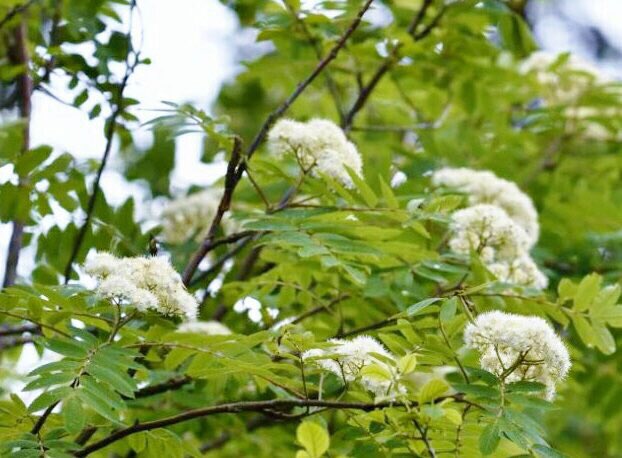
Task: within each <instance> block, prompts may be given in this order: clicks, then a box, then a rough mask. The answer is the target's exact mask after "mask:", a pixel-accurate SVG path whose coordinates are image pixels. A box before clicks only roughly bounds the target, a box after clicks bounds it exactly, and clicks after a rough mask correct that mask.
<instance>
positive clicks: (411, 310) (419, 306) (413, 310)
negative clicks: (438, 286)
mask: <svg viewBox="0 0 622 458" xmlns="http://www.w3.org/2000/svg"><path fill="white" fill-rule="evenodd" d="M440 300H442V298H440V297H431V298H429V299H424V300H422V301H419V302H417V303H416V304H413V305H411V306H410V307H408V308H407V309H406V311H405V314H406V316H415V315H417V314H418V313H419V312H421V311H422V310H423V309H425V308H426V307H428V306H429V305H432V304H434V303H435V302H438V301H440Z"/></svg>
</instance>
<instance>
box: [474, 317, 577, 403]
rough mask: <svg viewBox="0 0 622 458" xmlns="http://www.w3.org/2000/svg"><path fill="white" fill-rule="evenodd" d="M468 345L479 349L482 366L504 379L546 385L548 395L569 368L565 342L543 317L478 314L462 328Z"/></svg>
mask: <svg viewBox="0 0 622 458" xmlns="http://www.w3.org/2000/svg"><path fill="white" fill-rule="evenodd" d="M464 342H465V344H466V346H467V347H468V348H472V349H475V350H477V351H479V352H480V354H481V359H480V365H481V367H482V369H484V370H487V371H489V372H492V373H493V374H495V375H497V376H498V377H501V378H503V379H504V381H505V382H507V383H511V382H517V381H521V380H529V381H535V382H540V383H542V384H544V385H546V387H547V393H546V395H547V398H549V399H552V398H553V397H554V395H555V385H556V383H557V382H559V381H561V380H563V379H564V377H566V375H567V374H568V372H569V370H570V365H571V364H570V356H569V355H568V350H567V349H566V346H565V345H564V343H563V342H562V340H561V339H560V337H559V336H558V335H557V334H556V333H555V331H554V330H553V328H552V327H551V326H550V325H549V324H548V323H547V322H546V321H545V320H543V319H542V318H539V317H534V316H522V315H515V314H512V313H505V312H500V311H492V312H487V313H483V314H481V315H479V316H478V317H477V318H476V319H475V321H474V322H473V323H470V324H469V325H467V327H466V328H465V331H464Z"/></svg>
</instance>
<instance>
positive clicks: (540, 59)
mask: <svg viewBox="0 0 622 458" xmlns="http://www.w3.org/2000/svg"><path fill="white" fill-rule="evenodd" d="M519 71H520V72H521V73H524V74H526V73H530V72H535V74H536V77H537V79H538V82H539V83H540V84H542V85H543V86H546V87H547V88H548V89H549V91H550V92H549V93H548V94H545V98H546V101H547V102H548V103H552V104H558V103H562V104H569V103H574V102H576V100H577V99H578V98H579V97H580V96H581V95H582V94H583V93H584V92H585V91H586V90H587V89H589V88H590V87H591V86H593V85H594V84H599V83H605V82H607V81H608V78H606V77H605V76H603V75H602V73H601V72H600V71H599V69H598V68H596V67H595V66H594V65H592V64H590V63H589V62H586V61H585V60H583V59H581V58H580V57H578V56H576V55H574V54H570V55H568V57H567V58H566V59H565V60H564V61H563V63H561V62H560V56H559V54H556V53H552V52H549V51H536V52H534V53H532V54H530V55H529V57H527V58H526V59H525V60H523V61H522V62H521V63H520V65H519ZM562 71H565V72H573V73H574V74H573V75H572V78H562V77H561V73H560V72H562Z"/></svg>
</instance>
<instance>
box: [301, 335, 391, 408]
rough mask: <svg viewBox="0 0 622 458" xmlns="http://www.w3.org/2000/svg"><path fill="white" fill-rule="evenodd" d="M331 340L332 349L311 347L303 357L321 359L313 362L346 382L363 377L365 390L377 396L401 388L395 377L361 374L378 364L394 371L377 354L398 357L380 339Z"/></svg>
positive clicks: (367, 337) (362, 382)
mask: <svg viewBox="0 0 622 458" xmlns="http://www.w3.org/2000/svg"><path fill="white" fill-rule="evenodd" d="M328 342H329V343H331V344H332V346H331V347H330V348H328V349H326V350H321V349H313V350H308V351H306V352H304V353H303V355H302V357H303V359H308V358H318V359H314V360H313V363H315V364H317V365H318V366H320V367H321V368H322V369H324V370H326V371H328V372H332V373H333V374H335V375H336V376H337V377H339V378H340V379H344V380H345V381H346V382H353V381H355V380H357V379H359V378H360V382H361V384H362V385H363V386H364V387H365V389H367V390H369V391H371V392H373V393H374V394H375V395H376V396H386V395H390V394H391V393H394V392H396V391H399V390H400V388H398V387H396V386H394V385H393V382H392V381H391V380H385V379H378V378H377V377H370V376H367V375H365V374H361V370H362V369H363V368H364V367H365V366H369V365H370V364H377V365H379V366H381V367H382V368H383V369H386V371H388V372H389V373H392V372H393V371H392V367H391V366H390V365H389V364H387V362H386V361H383V360H382V359H380V358H377V357H376V356H375V355H380V356H382V357H384V358H386V359H389V360H395V357H394V356H393V354H391V353H390V352H389V351H388V350H387V349H386V348H384V346H383V345H382V344H381V343H380V342H378V341H377V340H376V339H374V338H373V337H370V336H358V337H355V338H354V339H352V340H342V339H330V340H329V341H328ZM323 357H325V358H323Z"/></svg>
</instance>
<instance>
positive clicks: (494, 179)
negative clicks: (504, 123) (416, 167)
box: [432, 167, 540, 247]
mask: <svg viewBox="0 0 622 458" xmlns="http://www.w3.org/2000/svg"><path fill="white" fill-rule="evenodd" d="M432 183H433V184H434V185H435V186H445V187H447V188H452V189H455V190H457V191H460V192H463V193H465V194H467V195H468V198H469V203H470V204H471V205H475V204H492V205H496V206H497V207H501V208H502V209H503V210H505V212H506V213H507V214H508V215H509V216H510V218H512V219H513V220H514V221H515V222H516V224H518V225H519V226H520V227H522V228H523V230H524V231H525V233H526V234H527V236H528V240H529V247H532V246H533V245H535V243H536V242H537V240H538V237H539V234H540V225H539V224H538V212H537V211H536V208H535V206H534V204H533V201H532V200H531V198H530V197H529V196H528V195H527V194H525V193H524V192H523V191H521V190H520V188H519V187H518V186H517V185H516V183H513V182H511V181H508V180H505V179H503V178H499V177H498V176H496V175H495V174H494V173H492V172H490V171H487V170H473V169H469V168H449V167H447V168H442V169H440V170H437V171H435V172H434V173H433V174H432Z"/></svg>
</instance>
